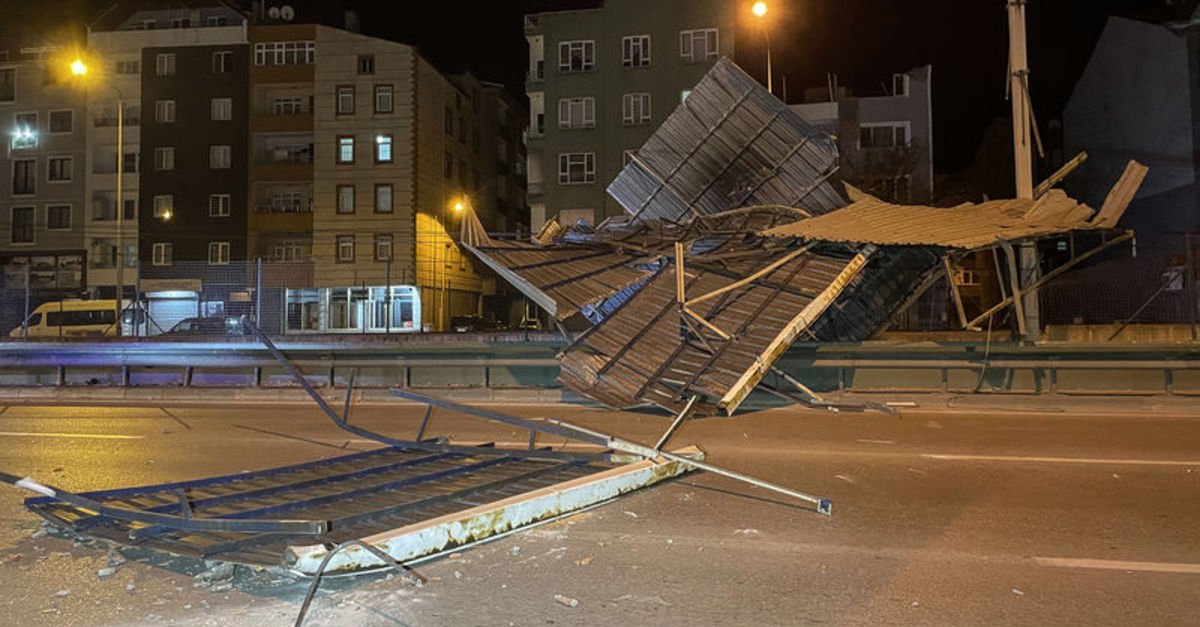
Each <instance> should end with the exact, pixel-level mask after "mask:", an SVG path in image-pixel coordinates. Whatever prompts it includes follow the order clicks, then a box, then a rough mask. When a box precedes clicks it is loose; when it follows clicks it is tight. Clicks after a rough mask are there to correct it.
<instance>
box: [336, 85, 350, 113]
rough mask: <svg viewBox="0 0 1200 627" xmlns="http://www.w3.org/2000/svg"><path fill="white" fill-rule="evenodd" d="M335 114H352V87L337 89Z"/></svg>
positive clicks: (339, 87) (346, 86)
mask: <svg viewBox="0 0 1200 627" xmlns="http://www.w3.org/2000/svg"><path fill="white" fill-rule="evenodd" d="M337 114H338V115H353V114H354V86H353V85H339V86H338V88H337Z"/></svg>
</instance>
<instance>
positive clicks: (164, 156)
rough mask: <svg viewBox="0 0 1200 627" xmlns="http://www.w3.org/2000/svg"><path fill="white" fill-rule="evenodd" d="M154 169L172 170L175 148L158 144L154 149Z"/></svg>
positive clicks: (173, 167)
mask: <svg viewBox="0 0 1200 627" xmlns="http://www.w3.org/2000/svg"><path fill="white" fill-rule="evenodd" d="M154 169H155V170H174V169H175V148H174V147H172V146H160V147H158V148H155V149H154Z"/></svg>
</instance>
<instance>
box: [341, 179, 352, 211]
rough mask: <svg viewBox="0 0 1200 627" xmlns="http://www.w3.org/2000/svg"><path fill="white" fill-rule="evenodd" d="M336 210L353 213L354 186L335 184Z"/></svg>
mask: <svg viewBox="0 0 1200 627" xmlns="http://www.w3.org/2000/svg"><path fill="white" fill-rule="evenodd" d="M337 212H338V213H354V186H353V185H338V186H337Z"/></svg>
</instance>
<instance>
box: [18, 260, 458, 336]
mask: <svg viewBox="0 0 1200 627" xmlns="http://www.w3.org/2000/svg"><path fill="white" fill-rule="evenodd" d="M385 265H389V266H390V264H385ZM6 270H7V271H6V272H5V273H4V279H5V280H4V283H3V286H2V287H0V301H2V304H0V332H3V333H5V334H6V335H8V336H9V337H17V338H22V337H28V338H32V339H37V338H44V337H51V338H53V337H59V338H71V337H96V336H111V335H126V336H137V337H159V336H167V337H180V336H186V335H214V334H230V335H238V334H241V333H243V332H245V331H246V329H247V328H248V327H247V326H246V325H245V324H244V322H245V321H246V320H254V321H257V323H258V325H259V326H260V327H261V328H262V329H263V330H264V331H266V332H267V333H268V334H270V335H275V336H280V335H306V334H354V333H358V334H370V333H381V334H394V333H414V332H421V331H429V330H432V329H437V328H441V327H444V326H445V325H444V324H440V325H432V327H431V325H430V324H429V322H430V321H428V320H426V319H425V318H426V317H427V316H424V315H423V314H422V302H423V300H431V301H432V300H435V299H436V300H437V301H438V302H439V303H440V304H442V305H443V307H442V308H441V309H439V310H438V311H439V313H442V314H446V313H453V312H456V311H461V312H462V313H463V314H475V313H476V310H477V307H478V302H477V301H478V299H479V297H480V295H479V294H477V293H473V292H464V291H463V290H461V289H453V288H454V286H453V285H451V284H449V282H446V284H444V285H442V286H433V287H430V286H426V287H425V288H424V289H421V288H418V287H417V286H415V285H414V284H413V283H414V282H415V277H414V276H413V275H412V272H411V271H407V272H400V271H397V272H396V273H395V274H393V273H392V272H391V268H390V267H385V268H378V269H374V271H373V272H372V273H371V274H370V275H369V278H368V276H367V275H364V276H363V278H361V279H360V278H358V275H357V274H355V275H354V280H352V281H348V283H350V284H349V285H341V286H327V287H314V281H313V274H314V272H313V264H312V263H311V262H283V261H252V262H230V263H224V264H210V263H206V262H174V263H172V264H171V265H164V266H142V267H137V266H136V265H135V266H133V267H129V268H126V269H125V271H124V273H123V274H124V277H123V280H122V283H123V285H124V290H123V292H124V302H123V304H122V308H121V309H122V316H121V324H120V325H118V324H117V323H116V320H117V315H116V310H117V303H116V297H115V295H116V287H115V281H112V280H111V278H109V280H108V281H106V282H104V283H100V282H99V281H96V282H93V285H98V286H96V287H91V288H81V287H79V286H78V285H65V286H63V285H55V284H49V283H48V282H45V281H39V280H38V279H37V276H38V275H37V273H36V271H34V270H33V269H32V268H31V266H30V265H26V266H25V267H17V268H7V269H6ZM108 274H112V272H111V271H110V272H109V273H108ZM439 287H440V288H441V289H439ZM431 304H432V303H431ZM446 317H448V316H446ZM118 328H119V330H118Z"/></svg>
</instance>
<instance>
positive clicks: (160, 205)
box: [154, 194, 175, 220]
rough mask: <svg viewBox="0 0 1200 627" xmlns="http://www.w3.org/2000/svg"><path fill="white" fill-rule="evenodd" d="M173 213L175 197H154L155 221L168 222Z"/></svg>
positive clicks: (165, 195)
mask: <svg viewBox="0 0 1200 627" xmlns="http://www.w3.org/2000/svg"><path fill="white" fill-rule="evenodd" d="M174 211H175V197H174V196H172V195H171V194H163V195H160V196H155V197H154V218H155V219H156V220H170V219H171V216H172V215H174Z"/></svg>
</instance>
